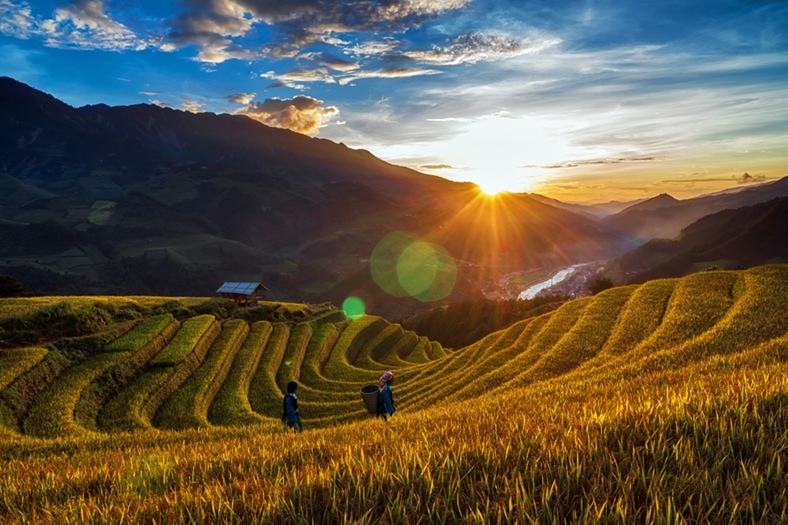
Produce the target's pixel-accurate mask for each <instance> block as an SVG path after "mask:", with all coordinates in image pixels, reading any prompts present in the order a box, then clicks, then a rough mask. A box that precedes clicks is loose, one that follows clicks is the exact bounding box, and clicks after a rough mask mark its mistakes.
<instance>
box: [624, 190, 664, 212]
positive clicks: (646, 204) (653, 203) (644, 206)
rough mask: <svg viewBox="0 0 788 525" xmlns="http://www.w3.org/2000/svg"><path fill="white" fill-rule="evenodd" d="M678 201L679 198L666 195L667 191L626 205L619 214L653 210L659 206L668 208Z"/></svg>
mask: <svg viewBox="0 0 788 525" xmlns="http://www.w3.org/2000/svg"><path fill="white" fill-rule="evenodd" d="M678 203H679V200H678V199H676V198H674V197H672V196H670V195H668V194H667V193H660V194H659V195H657V196H656V197H652V198H650V199H646V200H644V201H640V202H637V203H635V204H633V205H631V206H627V207H626V208H624V209H623V210H621V211H620V212H618V213H619V215H626V214H628V213H633V212H639V211H653V210H658V209H660V208H669V207H671V206H676V205H677V204H678Z"/></svg>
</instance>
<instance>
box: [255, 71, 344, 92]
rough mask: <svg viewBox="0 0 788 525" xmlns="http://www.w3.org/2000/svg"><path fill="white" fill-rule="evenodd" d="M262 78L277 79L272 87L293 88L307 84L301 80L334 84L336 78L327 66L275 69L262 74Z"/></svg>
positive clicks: (301, 87)
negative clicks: (285, 69) (281, 70)
mask: <svg viewBox="0 0 788 525" xmlns="http://www.w3.org/2000/svg"><path fill="white" fill-rule="evenodd" d="M260 77H261V78H270V79H272V80H276V81H277V82H276V84H273V85H271V86H269V88H270V87H290V88H293V89H304V88H305V86H304V85H303V84H301V82H324V83H326V84H334V83H336V80H335V79H334V77H333V76H332V75H331V74H330V73H329V72H328V69H327V68H324V67H319V68H314V69H292V70H290V71H288V72H286V73H276V72H275V71H268V72H266V73H262V74H261V75H260Z"/></svg>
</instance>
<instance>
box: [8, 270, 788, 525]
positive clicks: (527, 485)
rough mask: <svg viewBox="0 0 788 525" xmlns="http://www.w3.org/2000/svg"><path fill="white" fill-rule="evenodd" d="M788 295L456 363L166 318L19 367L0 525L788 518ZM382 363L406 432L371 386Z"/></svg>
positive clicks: (508, 341) (504, 345)
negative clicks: (286, 412) (297, 417)
mask: <svg viewBox="0 0 788 525" xmlns="http://www.w3.org/2000/svg"><path fill="white" fill-rule="evenodd" d="M786 297H788V266H785V265H771V266H764V267H759V268H753V269H750V270H745V271H710V272H702V273H699V274H694V275H691V276H688V277H685V278H681V279H666V280H660V281H652V282H649V283H646V284H644V285H640V286H628V287H617V288H613V289H610V290H607V291H605V292H602V293H600V294H598V295H596V296H594V297H589V298H584V299H580V300H575V301H570V302H567V303H565V304H564V305H562V306H561V307H559V308H558V309H556V310H554V311H552V312H548V313H546V314H543V315H540V316H537V317H533V318H528V319H523V320H521V321H518V322H516V323H515V324H513V325H512V326H510V327H509V328H507V329H506V330H502V331H500V332H496V333H493V334H490V335H488V336H486V337H485V338H483V339H481V340H480V341H477V342H476V343H474V344H472V345H469V346H466V347H464V348H458V349H456V350H452V351H446V350H444V349H443V348H442V347H439V346H437V345H435V344H433V343H434V342H432V341H429V340H428V339H426V338H424V337H420V336H419V335H418V334H416V333H413V332H407V331H403V330H402V328H401V327H400V326H399V325H394V324H390V323H388V322H387V321H385V320H383V319H380V318H377V317H374V316H364V317H362V318H361V319H358V320H355V321H350V322H348V321H347V320H345V319H344V318H343V317H342V316H339V315H334V313H333V312H329V313H325V312H324V313H322V314H320V315H318V316H317V317H316V318H314V319H310V318H308V317H307V318H303V319H301V320H300V321H298V320H297V319H296V317H293V318H290V317H286V316H285V317H283V318H280V319H279V320H274V319H273V318H272V319H268V320H261V321H257V322H254V323H253V324H251V326H248V324H247V322H246V321H245V320H242V319H236V320H232V321H224V323H223V327H222V330H221V333H220V334H218V336H217V333H218V332H219V324H218V323H217V321H216V320H212V322H209V321H210V320H209V319H207V318H206V317H204V316H199V315H196V314H195V315H192V316H191V317H187V318H186V319H185V320H184V322H183V323H182V324H181V329H180V330H179V331H178V332H177V334H176V333H174V329H173V328H172V327H173V326H175V327H176V328H177V323H176V324H173V323H172V322H170V323H169V324H165V323H164V320H163V319H159V320H156V321H154V320H153V319H154V316H155V315H156V314H150V315H147V317H143V319H142V320H141V321H133V322H134V323H136V325H135V327H134V328H133V329H132V330H131V331H128V332H126V333H125V335H121V336H120V337H118V338H117V339H116V340H115V341H114V342H109V343H107V344H106V347H105V348H98V349H97V350H95V351H93V350H92V349H87V348H88V347H85V349H81V350H80V348H79V345H78V344H77V343H74V342H73V341H72V342H71V343H69V344H67V345H66V344H60V341H56V342H55V344H53V345H50V346H48V347H47V348H27V347H20V348H14V349H12V350H3V351H0V419H1V420H2V421H3V424H2V426H0V461H2V462H3V469H2V471H0V523H2V524H4V523H21V524H26V523H86V522H96V523H152V522H154V521H155V522H165V523H168V522H187V523H197V522H199V523H244V524H246V523H250V524H255V523H260V524H262V523H370V524H372V523H583V524H614V523H621V524H627V523H709V522H714V523H780V522H784V521H786V520H788V511H786V510H785V509H788V476H786V472H785V468H786V467H785V465H786V464H787V462H788V301H786ZM63 300H67V299H63ZM61 302H62V301H61ZM54 304H58V303H54ZM2 307H3V305H2V302H0V308H2ZM49 307H51V305H50V306H49ZM41 308H47V306H42V307H41ZM22 310H24V309H22ZM20 311H21V310H20ZM274 311H277V308H273V309H271V312H274ZM35 312H36V310H32V311H27V310H25V314H20V315H30V314H35ZM277 315H278V314H277ZM118 322H119V321H118ZM124 322H126V323H129V322H130V321H129V320H126V321H124ZM156 323H160V324H158V325H157V324H156ZM154 325H155V326H154ZM192 325H194V326H192ZM198 325H199V327H202V330H203V331H202V332H200V329H198ZM112 326H113V325H112V323H110V326H109V327H110V328H111V327H112ZM157 327H158V328H157ZM187 327H188V329H187ZM206 327H207V328H206ZM102 333H104V332H102ZM108 333H115V332H112V331H110V332H108ZM117 333H121V332H120V331H118V332H117ZM198 333H202V335H201V336H197V335H195V334H198ZM135 334H136V335H135ZM143 334H148V335H145V336H143ZM151 334H156V335H153V336H152V337H148V336H149V335H151ZM168 334H169V335H168ZM168 338H171V340H170V339H168ZM146 340H147V341H148V342H147V343H144V341H146ZM165 340H169V345H167V344H166V343H165V342H163V341H165ZM97 341H100V340H98V339H97ZM58 344H60V347H58ZM173 345H176V346H178V349H177V351H175V350H170V351H168V350H167V349H168V348H170V347H171V346H173ZM165 346H166V348H165ZM90 348H92V347H90ZM111 349H114V351H109V350H111ZM121 349H124V350H121ZM157 352H158V356H157ZM165 352H167V353H166V354H165V357H166V359H165V357H161V356H162V354H164V353H165ZM288 362H289V364H287V363H288ZM165 363H167V364H165ZM384 369H391V370H392V371H394V373H395V376H396V378H397V379H396V381H395V384H394V396H395V400H396V403H397V413H396V414H395V416H394V417H393V418H392V420H391V421H390V422H389V423H383V422H382V421H380V420H375V419H374V418H372V417H370V416H369V415H368V414H367V413H366V410H365V409H364V407H363V404H362V402H361V398H360V395H359V392H358V390H359V388H360V387H361V385H363V384H365V383H369V382H375V381H376V380H377V378H378V376H379V375H380V373H381V372H382V371H383V370H384ZM289 380H297V381H298V382H299V390H298V394H299V402H300V403H301V406H302V417H303V419H304V424H305V432H304V433H303V434H301V435H295V434H289V435H285V434H284V433H283V430H282V428H281V424H280V422H279V417H280V415H281V411H282V408H281V402H282V395H283V386H284V385H285V384H286V382H287V381H289ZM86 407H89V409H88V408H86ZM91 413H94V414H97V415H95V416H90V415H89V414H91ZM154 414H155V417H154ZM91 419H92V420H93V421H94V423H97V424H93V425H92V426H91V424H90V421H91ZM152 427H153V428H152ZM126 430H134V432H125V431H126Z"/></svg>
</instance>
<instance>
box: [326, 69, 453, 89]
mask: <svg viewBox="0 0 788 525" xmlns="http://www.w3.org/2000/svg"><path fill="white" fill-rule="evenodd" d="M439 74H441V71H438V70H437V69H420V68H413V67H384V68H380V69H374V70H368V71H357V72H355V73H353V74H352V75H348V76H345V77H342V78H340V79H339V83H340V84H341V85H343V86H344V85H345V84H349V83H350V82H353V81H354V80H358V79H360V78H408V77H418V76H423V75H439Z"/></svg>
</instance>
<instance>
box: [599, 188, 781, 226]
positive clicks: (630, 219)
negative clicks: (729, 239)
mask: <svg viewBox="0 0 788 525" xmlns="http://www.w3.org/2000/svg"><path fill="white" fill-rule="evenodd" d="M785 196H788V177H784V178H782V179H779V180H777V181H774V182H769V183H765V184H759V185H758V186H754V187H749V188H747V189H742V190H740V191H737V192H732V193H717V194H713V195H704V196H701V197H695V198H693V199H686V200H676V199H674V198H673V197H670V196H669V195H664V194H663V195H660V196H659V197H655V198H653V199H649V200H647V201H644V202H641V203H639V204H636V205H635V206H630V207H629V208H626V209H624V210H622V211H620V212H619V213H617V214H615V215H611V216H609V217H605V218H604V219H602V222H604V223H605V224H607V225H608V226H610V227H612V228H615V229H617V230H620V231H623V232H626V233H628V234H630V235H633V236H635V237H638V238H640V239H643V240H648V239H655V238H661V239H672V238H674V237H676V236H677V235H679V233H681V230H682V228H684V227H686V226H688V225H690V224H692V223H693V222H695V221H697V220H698V219H700V218H701V217H704V216H706V215H710V214H712V213H717V212H718V211H721V210H727V209H734V208H740V207H742V206H752V205H754V204H758V203H760V202H764V201H768V200H770V199H774V198H777V197H785Z"/></svg>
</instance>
